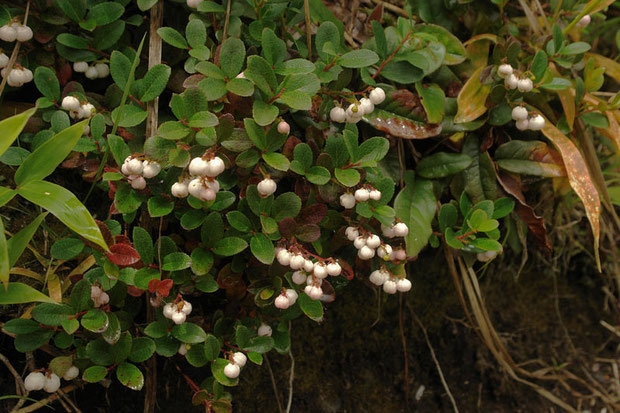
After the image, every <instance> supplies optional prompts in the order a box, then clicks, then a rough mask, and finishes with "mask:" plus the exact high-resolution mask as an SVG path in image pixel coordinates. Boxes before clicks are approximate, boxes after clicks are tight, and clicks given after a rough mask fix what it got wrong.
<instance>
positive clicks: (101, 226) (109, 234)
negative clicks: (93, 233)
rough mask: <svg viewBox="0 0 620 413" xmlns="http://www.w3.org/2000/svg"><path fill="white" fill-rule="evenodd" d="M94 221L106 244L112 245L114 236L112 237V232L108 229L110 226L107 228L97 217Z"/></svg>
mask: <svg viewBox="0 0 620 413" xmlns="http://www.w3.org/2000/svg"><path fill="white" fill-rule="evenodd" d="M95 222H96V223H97V226H98V227H99V231H100V232H101V235H102V236H103V239H104V240H105V242H106V244H108V245H112V244H113V243H114V238H113V237H112V232H111V231H110V228H108V226H107V225H106V224H105V223H104V222H102V221H99V220H98V219H96V220H95Z"/></svg>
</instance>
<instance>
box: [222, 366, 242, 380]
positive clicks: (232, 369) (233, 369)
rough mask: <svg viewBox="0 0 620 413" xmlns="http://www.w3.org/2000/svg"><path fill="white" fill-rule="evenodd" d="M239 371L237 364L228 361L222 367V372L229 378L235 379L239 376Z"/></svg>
mask: <svg viewBox="0 0 620 413" xmlns="http://www.w3.org/2000/svg"><path fill="white" fill-rule="evenodd" d="M239 373H241V368H240V367H239V366H238V365H237V364H232V363H228V364H227V365H226V367H224V374H225V375H226V377H228V378H229V379H236V378H237V377H239Z"/></svg>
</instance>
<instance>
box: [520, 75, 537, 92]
mask: <svg viewBox="0 0 620 413" xmlns="http://www.w3.org/2000/svg"><path fill="white" fill-rule="evenodd" d="M533 88H534V83H533V82H532V79H530V78H525V79H520V80H519V82H518V83H517V89H519V92H523V93H525V92H529V91H531V90H532V89H533Z"/></svg>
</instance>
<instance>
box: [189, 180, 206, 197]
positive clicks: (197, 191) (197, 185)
mask: <svg viewBox="0 0 620 413" xmlns="http://www.w3.org/2000/svg"><path fill="white" fill-rule="evenodd" d="M203 189H205V187H204V185H203V184H202V179H200V178H195V179H192V180H191V181H189V184H187V191H188V192H189V194H190V195H191V196H193V197H194V198H200V195H201V194H202V190H203Z"/></svg>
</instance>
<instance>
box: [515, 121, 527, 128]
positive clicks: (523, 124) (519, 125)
mask: <svg viewBox="0 0 620 413" xmlns="http://www.w3.org/2000/svg"><path fill="white" fill-rule="evenodd" d="M515 125H516V126H517V129H519V130H528V129H529V128H530V121H529V120H527V119H523V120H518V121H516V122H515Z"/></svg>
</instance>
